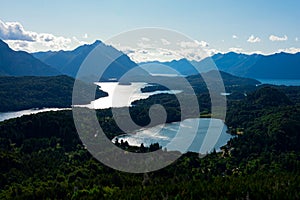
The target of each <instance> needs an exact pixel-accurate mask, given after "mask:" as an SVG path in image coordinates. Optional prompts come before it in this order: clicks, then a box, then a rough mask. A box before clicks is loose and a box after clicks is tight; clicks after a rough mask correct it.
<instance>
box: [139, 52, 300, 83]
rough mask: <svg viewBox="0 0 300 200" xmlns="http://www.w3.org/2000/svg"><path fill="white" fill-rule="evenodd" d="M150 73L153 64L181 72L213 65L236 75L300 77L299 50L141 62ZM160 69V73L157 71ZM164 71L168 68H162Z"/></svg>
mask: <svg viewBox="0 0 300 200" xmlns="http://www.w3.org/2000/svg"><path fill="white" fill-rule="evenodd" d="M141 64H143V65H145V66H146V67H149V68H152V70H151V69H149V70H150V71H151V72H152V73H158V70H157V68H155V67H154V65H157V66H159V65H166V66H168V67H170V68H172V69H175V70H177V71H178V73H180V74H182V75H193V74H195V73H197V71H196V69H198V72H201V73H203V72H207V71H210V70H212V69H215V68H213V67H217V68H218V69H219V70H220V71H224V72H227V73H230V74H233V75H235V76H241V77H247V78H255V79H300V53H296V54H289V53H284V52H282V53H276V54H272V55H267V56H265V55H260V54H252V55H246V54H240V53H234V52H229V53H225V54H221V53H218V54H215V55H213V56H212V57H208V58H205V59H203V60H201V61H188V60H187V59H185V58H183V59H180V60H173V61H170V62H158V61H154V62H146V63H141ZM160 73H162V72H161V71H160ZM165 73H167V70H166V71H165Z"/></svg>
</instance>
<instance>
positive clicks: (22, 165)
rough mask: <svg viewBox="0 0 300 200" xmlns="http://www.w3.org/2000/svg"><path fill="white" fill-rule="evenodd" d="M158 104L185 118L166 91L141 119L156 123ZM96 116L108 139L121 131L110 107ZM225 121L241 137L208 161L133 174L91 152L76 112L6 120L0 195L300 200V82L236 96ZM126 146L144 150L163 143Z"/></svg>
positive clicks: (141, 109)
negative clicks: (80, 132)
mask: <svg viewBox="0 0 300 200" xmlns="http://www.w3.org/2000/svg"><path fill="white" fill-rule="evenodd" d="M204 97H205V95H199V98H200V99H201V98H204ZM152 103H162V104H163V105H164V106H165V107H166V110H167V113H168V117H169V118H168V121H176V120H180V110H179V109H178V108H177V107H178V102H177V101H176V100H174V96H172V95H167V94H161V95H156V96H153V97H150V98H149V99H147V100H143V101H137V102H135V106H133V107H132V108H131V114H132V116H133V119H134V120H135V122H136V123H138V124H140V125H144V124H147V123H148V122H149V120H150V119H149V118H148V116H147V113H148V112H147V111H148V109H149V105H150V104H152ZM205 106H206V105H205V104H203V107H205ZM207 111H208V112H209V110H207ZM97 116H98V119H99V122H100V125H101V127H102V128H103V129H104V131H105V133H106V134H107V136H108V137H109V138H113V137H114V136H116V135H119V134H122V131H121V130H119V129H118V128H117V126H116V125H115V122H114V120H113V119H112V115H111V111H110V110H109V109H107V110H101V111H99V112H97ZM226 124H227V125H228V127H229V129H230V130H231V132H232V133H233V134H237V135H238V136H237V137H235V138H234V139H231V140H230V141H229V142H228V144H227V145H226V146H225V147H223V151H222V152H220V153H216V152H212V153H210V154H209V155H207V156H206V157H204V158H201V159H200V158H199V156H198V155H197V154H196V153H186V154H184V155H183V156H182V157H181V158H180V159H179V160H177V161H176V162H175V163H173V164H172V165H170V166H168V167H166V168H164V169H161V170H159V171H156V172H151V173H147V174H129V173H123V172H119V171H116V170H113V169H111V168H108V167H106V166H104V165H103V164H101V163H100V162H98V161H97V160H95V159H94V158H93V157H92V156H91V155H90V154H89V153H88V151H87V150H86V149H85V148H84V146H83V145H82V144H81V142H80V140H79V138H78V135H77V133H76V130H75V127H74V123H73V119H72V113H71V111H59V112H48V113H39V114H36V115H31V116H23V117H21V118H17V119H12V120H8V121H4V122H2V123H0V138H1V139H0V140H1V141H0V144H1V146H0V165H1V167H0V170H1V173H0V199H300V147H299V144H300V134H299V130H300V87H276V88H274V87H259V88H258V89H257V90H256V91H254V92H252V93H251V94H250V93H249V94H248V95H247V96H244V95H235V96H232V97H230V96H229V100H228V112H227V119H226ZM119 145H120V146H121V148H124V149H127V150H131V151H137V152H145V151H150V150H151V151H152V150H155V149H157V148H158V146H157V145H152V147H151V148H152V149H148V148H145V147H140V148H138V147H136V148H134V147H129V146H128V145H127V144H124V143H123V144H119Z"/></svg>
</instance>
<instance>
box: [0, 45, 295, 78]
mask: <svg viewBox="0 0 300 200" xmlns="http://www.w3.org/2000/svg"><path fill="white" fill-rule="evenodd" d="M99 45H101V46H102V54H101V55H100V57H102V58H110V57H113V55H116V54H118V55H120V56H119V57H118V58H117V59H115V60H113V61H112V63H111V64H110V65H109V67H108V69H106V71H105V72H104V74H103V76H102V80H110V79H119V78H120V77H121V76H122V75H123V74H125V73H126V72H128V71H129V70H131V69H133V68H135V67H136V66H137V64H136V63H135V62H133V61H132V60H131V59H130V58H129V57H128V56H127V55H126V54H124V53H122V52H121V51H118V50H117V49H115V48H114V47H112V46H109V45H106V44H104V43H103V42H101V41H99V40H97V41H95V42H94V43H93V44H89V45H88V44H85V45H82V46H79V47H77V48H76V49H74V50H71V51H63V50H61V51H47V52H36V53H32V54H29V53H27V52H24V51H14V50H12V49H11V48H9V46H8V45H7V44H6V43H5V42H3V41H2V40H0V75H1V76H54V75H61V74H64V75H68V76H71V77H76V74H77V72H78V69H79V67H80V66H81V64H82V63H83V61H84V60H85V58H86V57H87V56H88V55H89V54H90V53H91V52H92V50H94V49H95V47H97V46H99ZM98 60H100V59H98ZM97 64H98V65H99V67H103V64H101V61H100V63H97ZM139 65H143V66H145V68H146V69H147V70H148V71H149V72H151V73H154V74H168V73H170V69H172V70H173V71H174V70H175V71H177V74H181V75H194V74H197V73H198V71H200V72H201V73H202V72H207V71H210V70H212V69H215V68H212V67H211V66H216V67H217V68H218V69H219V70H220V71H224V72H227V73H230V74H233V75H235V76H240V77H247V78H255V79H300V66H299V65H300V53H296V54H288V53H276V54H272V55H260V54H252V55H246V54H240V53H234V52H229V53H225V54H222V53H218V54H215V55H213V56H212V57H208V58H205V59H203V60H201V61H189V60H187V59H185V58H183V59H180V60H173V61H170V62H159V61H152V62H144V63H139ZM165 66H167V67H169V69H167V68H166V67H165Z"/></svg>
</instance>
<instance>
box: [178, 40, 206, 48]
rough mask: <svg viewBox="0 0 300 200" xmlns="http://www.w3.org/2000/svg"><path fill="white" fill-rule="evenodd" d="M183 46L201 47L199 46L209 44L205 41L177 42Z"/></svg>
mask: <svg viewBox="0 0 300 200" xmlns="http://www.w3.org/2000/svg"><path fill="white" fill-rule="evenodd" d="M177 44H178V45H179V46H180V47H182V48H199V47H208V46H209V44H208V43H207V42H205V41H200V42H199V41H197V40H194V41H181V42H178V43H177Z"/></svg>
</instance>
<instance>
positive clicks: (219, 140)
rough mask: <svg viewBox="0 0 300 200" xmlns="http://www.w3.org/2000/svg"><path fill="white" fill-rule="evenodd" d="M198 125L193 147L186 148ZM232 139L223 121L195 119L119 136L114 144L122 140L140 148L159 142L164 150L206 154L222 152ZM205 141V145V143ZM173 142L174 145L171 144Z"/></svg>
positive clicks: (113, 140)
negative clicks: (182, 132) (214, 151)
mask: <svg viewBox="0 0 300 200" xmlns="http://www.w3.org/2000/svg"><path fill="white" fill-rule="evenodd" d="M197 124H199V126H198V128H197V131H196V135H195V138H194V140H193V142H192V143H191V145H188V146H189V147H188V148H186V147H185V146H186V144H188V143H189V142H188V141H187V140H188V139H187V138H189V137H193V133H194V131H195V127H197ZM209 127H210V128H209ZM180 128H184V134H182V135H181V134H177V133H178V130H179V129H180ZM175 136H176V137H175ZM205 137H206V138H205ZM232 137H233V136H231V135H230V134H228V133H227V126H226V125H225V124H224V123H223V121H222V120H219V119H209V118H201V119H200V118H195V119H186V120H184V121H182V122H174V123H169V124H164V125H158V126H154V127H151V128H143V129H141V130H138V131H136V133H134V134H124V135H120V136H117V137H115V138H113V139H112V142H115V140H116V138H117V139H118V141H119V142H120V141H121V140H123V141H124V142H125V141H127V142H128V143H129V145H132V146H140V145H141V143H143V144H144V146H149V145H150V144H153V143H156V142H158V143H159V144H160V146H162V147H163V149H164V148H166V149H167V150H177V151H180V152H182V153H185V152H187V151H192V152H198V153H202V154H205V153H207V152H211V151H213V149H214V148H215V149H216V150H217V151H220V147H222V146H224V145H225V144H226V143H227V141H229V140H230V138H232ZM204 140H205V143H204V142H203V141H204ZM171 141H172V143H173V144H171V143H170V142H171Z"/></svg>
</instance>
